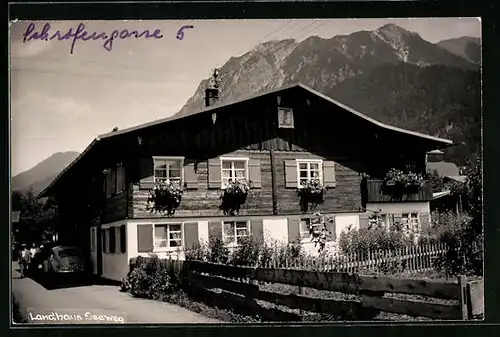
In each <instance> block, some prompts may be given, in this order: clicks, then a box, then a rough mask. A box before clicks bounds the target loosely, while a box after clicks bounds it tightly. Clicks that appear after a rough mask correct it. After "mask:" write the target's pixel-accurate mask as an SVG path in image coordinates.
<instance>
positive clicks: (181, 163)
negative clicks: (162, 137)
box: [153, 156, 185, 183]
mask: <svg viewBox="0 0 500 337" xmlns="http://www.w3.org/2000/svg"><path fill="white" fill-rule="evenodd" d="M184 159H185V158H184V157H168V156H167V157H166V156H153V181H154V182H155V183H156V182H159V181H156V161H157V160H158V161H169V160H170V161H175V160H177V161H180V167H181V173H180V174H181V176H180V182H181V183H182V182H183V181H184ZM167 167H168V166H167ZM169 174H170V173H169V172H168V170H167V179H170V177H168V175H169Z"/></svg>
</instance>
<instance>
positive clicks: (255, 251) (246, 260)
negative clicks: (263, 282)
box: [231, 236, 262, 266]
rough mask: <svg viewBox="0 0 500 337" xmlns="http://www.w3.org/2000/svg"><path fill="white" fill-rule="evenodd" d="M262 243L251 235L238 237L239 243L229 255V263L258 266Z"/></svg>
mask: <svg viewBox="0 0 500 337" xmlns="http://www.w3.org/2000/svg"><path fill="white" fill-rule="evenodd" d="M261 246H262V243H261V242H259V241H258V240H256V239H255V238H254V237H253V236H247V237H243V238H241V239H240V243H239V245H238V246H237V247H236V249H235V251H234V253H233V254H232V255H231V264H233V265H235V266H258V264H259V257H260V252H261Z"/></svg>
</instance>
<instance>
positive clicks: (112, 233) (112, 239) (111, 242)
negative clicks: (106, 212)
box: [109, 227, 116, 254]
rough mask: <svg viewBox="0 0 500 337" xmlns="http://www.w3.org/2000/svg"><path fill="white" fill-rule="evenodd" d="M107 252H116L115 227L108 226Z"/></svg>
mask: <svg viewBox="0 0 500 337" xmlns="http://www.w3.org/2000/svg"><path fill="white" fill-rule="evenodd" d="M109 252H110V253H111V254H114V253H116V227H109Z"/></svg>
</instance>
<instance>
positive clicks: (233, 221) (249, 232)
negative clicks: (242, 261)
mask: <svg viewBox="0 0 500 337" xmlns="http://www.w3.org/2000/svg"><path fill="white" fill-rule="evenodd" d="M228 222H231V223H233V226H234V241H232V242H228V241H227V240H226V237H227V236H226V235H224V224H225V223H228ZM243 222H244V223H246V225H247V226H246V228H247V235H240V236H238V231H237V230H236V223H243ZM221 227H222V242H224V244H225V245H227V246H230V247H237V246H238V238H243V237H248V236H250V235H251V228H250V221H249V220H222V221H221Z"/></svg>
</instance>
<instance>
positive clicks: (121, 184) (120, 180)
mask: <svg viewBox="0 0 500 337" xmlns="http://www.w3.org/2000/svg"><path fill="white" fill-rule="evenodd" d="M116 181H117V182H116V193H120V192H123V191H124V190H125V168H124V167H123V166H118V167H117V169H116Z"/></svg>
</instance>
